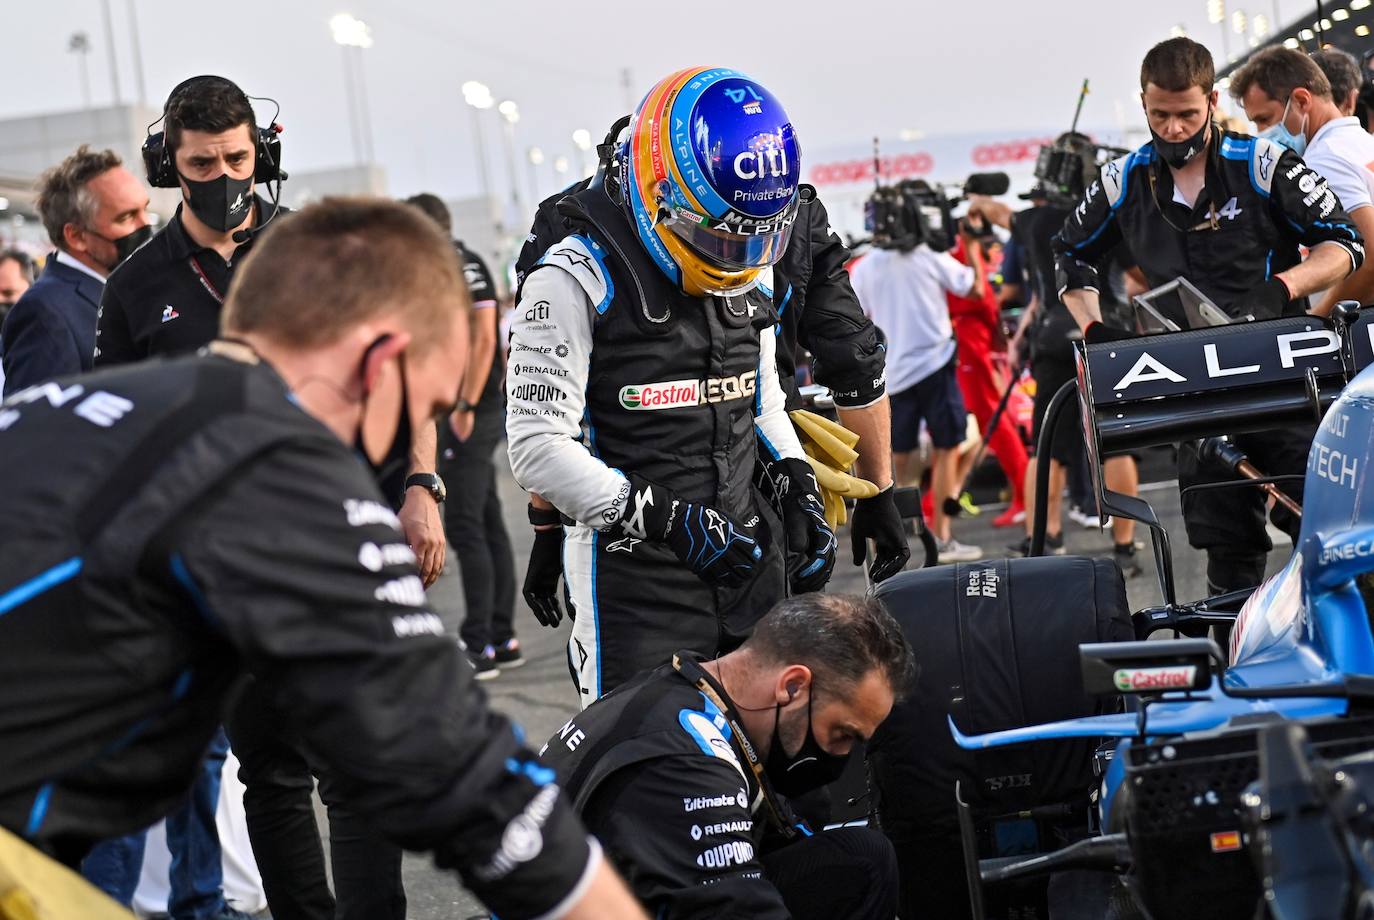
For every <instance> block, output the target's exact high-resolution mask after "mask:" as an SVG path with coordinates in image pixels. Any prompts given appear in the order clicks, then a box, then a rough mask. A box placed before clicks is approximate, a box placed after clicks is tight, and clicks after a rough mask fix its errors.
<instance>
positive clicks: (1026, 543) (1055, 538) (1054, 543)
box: [1007, 533, 1064, 556]
mask: <svg viewBox="0 0 1374 920" xmlns="http://www.w3.org/2000/svg"><path fill="white" fill-rule="evenodd" d="M1030 545H1031V539H1030V537H1026V538H1025V539H1024V540H1022V541H1021V542H1020V543H1011V544H1008V546H1007V552H1008V553H1010V554H1011V555H1013V556H1029V555H1030ZM1045 555H1047V556H1062V555H1064V535H1063V534H1062V533H1061V534H1053V533H1047V534H1045Z"/></svg>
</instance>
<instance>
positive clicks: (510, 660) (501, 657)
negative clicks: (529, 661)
mask: <svg viewBox="0 0 1374 920" xmlns="http://www.w3.org/2000/svg"><path fill="white" fill-rule="evenodd" d="M488 648H490V646H488ZM492 658H493V660H495V662H496V666H497V667H498V668H500V669H501V670H503V671H504V670H507V669H509V668H518V667H522V666H523V665H524V664H525V656H524V655H522V654H520V640H519V639H509V640H507V641H505V642H502V643H501V644H500V645H498V646H496V648H495V649H494V652H493V655H492Z"/></svg>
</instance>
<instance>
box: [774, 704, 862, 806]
mask: <svg viewBox="0 0 1374 920" xmlns="http://www.w3.org/2000/svg"><path fill="white" fill-rule="evenodd" d="M811 689H812V692H811V693H810V694H807V697H806V739H805V740H804V741H802V745H801V747H800V748H799V749H798V750H797V753H795V754H790V755H789V754H788V753H787V752H786V751H785V750H783V746H782V737H781V736H780V735H779V734H778V724H779V721H780V720H781V718H782V705H781V704H779V705H778V706H777V708H776V710H775V712H776V716H775V717H774V720H773V743H772V744H771V745H770V746H769V748H768V759H767V760H766V761H765V762H764V764H763V771H764V772H765V773H767V774H768V781H769V782H770V783H772V785H773V788H774V789H776V790H777V791H778V792H780V793H782V794H783V795H785V796H789V797H793V798H795V797H796V796H799V795H802V794H803V793H806V792H810V791H811V790H812V789H819V788H820V787H821V786H824V785H826V784H827V783H833V782H834V781H835V780H837V779H839V778H840V774H841V773H843V772H844V766H845V764H846V763H847V762H848V760H849V758H848V757H847V756H846V757H839V756H837V755H835V754H831V753H828V752H827V751H826V750H825V748H823V747H821V746H820V744H819V743H818V742H817V741H816V733H815V731H814V730H813V729H812V727H811V700H812V699H813V698H814V693H815V685H814V684H813V685H812V688H811Z"/></svg>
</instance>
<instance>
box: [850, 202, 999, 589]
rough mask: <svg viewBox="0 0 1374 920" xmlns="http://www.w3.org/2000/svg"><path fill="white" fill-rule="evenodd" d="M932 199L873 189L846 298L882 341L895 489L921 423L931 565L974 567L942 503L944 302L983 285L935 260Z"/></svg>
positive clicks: (975, 555)
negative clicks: (929, 451)
mask: <svg viewBox="0 0 1374 920" xmlns="http://www.w3.org/2000/svg"><path fill="white" fill-rule="evenodd" d="M932 194H934V193H933V192H932V190H931V189H930V186H929V185H927V184H926V183H925V182H922V181H920V180H916V181H915V182H910V183H903V185H901V186H890V187H886V188H883V189H879V190H878V192H876V193H875V195H874V198H873V200H872V206H873V212H874V218H873V219H874V228H873V239H874V248H873V250H872V251H871V252H869V253H868V254H867V255H866V256H864V257H863V258H862V259H860V260H859V262H858V264H856V265H855V266H854V268H853V270H852V271H851V272H850V280H851V282H852V283H853V285H854V293H855V294H857V295H858V297H859V303H860V304H862V305H863V308H864V311H865V312H866V313H868V315H869V316H871V317H872V318H873V322H874V323H875V324H876V325H877V327H878V328H879V330H881V331H882V333H883V335H884V336H885V337H886V339H887V378H888V388H889V390H891V391H892V392H891V393H890V395H889V400H890V403H891V406H892V425H891V429H892V463H893V467H894V469H895V471H896V478H897V482H898V484H900V485H907V484H908V483H909V482H910V481H911V463H912V459H913V458H912V453H913V452H914V451H915V450H916V448H917V445H918V439H919V436H920V429H921V422H922V420H924V421H925V423H926V427H927V428H928V429H929V431H930V437H931V441H932V442H933V445H934V450H933V460H932V469H931V482H930V492H931V495H932V497H933V499H934V501H933V502H932V505H933V506H934V521H933V526H932V528H931V530H932V532H933V533H934V536H935V541H936V544H937V546H938V548H939V559H940V562H965V561H970V560H974V559H981V558H982V556H983V551H982V550H981V549H979V548H978V547H976V546H966V545H965V544H963V543H960V542H959V541H958V540H956V539H954V536H953V534H952V532H951V529H950V520H949V515H948V514H947V513H946V511H945V507H944V499H945V498H949V497H953V496H954V493H955V491H956V489H957V486H958V468H959V454H958V448H959V445H960V444H961V443H962V442H963V440H964V435H965V433H966V431H967V412H966V411H965V410H964V400H963V397H962V396H961V395H960V393H959V384H958V381H957V379H956V368H957V365H958V355H957V353H956V348H955V343H954V329H953V326H952V324H951V320H950V315H949V303H948V302H947V301H946V299H945V295H946V294H957V295H959V296H961V297H967V296H970V295H972V294H973V293H974V292H975V291H977V290H979V288H980V286H981V285H982V283H983V266H982V261H981V260H975V262H974V264H973V265H971V266H970V265H963V264H961V263H960V262H959V261H958V260H956V259H955V258H954V257H953V256H951V255H950V254H949V253H948V252H944V251H936V249H935V248H933V247H932V246H931V245H930V240H931V239H932V238H933V237H934V234H935V232H936V231H939V230H941V229H942V228H932V227H931V226H930V224H929V222H928V220H927V218H926V217H925V215H924V214H923V213H922V211H921V205H920V202H921V201H922V200H923V199H926V198H928V197H929V196H930V195H932Z"/></svg>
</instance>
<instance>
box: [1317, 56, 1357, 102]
mask: <svg viewBox="0 0 1374 920" xmlns="http://www.w3.org/2000/svg"><path fill="white" fill-rule="evenodd" d="M1310 56H1311V58H1312V63H1314V64H1316V65H1317V67H1319V68H1320V69H1321V72H1322V74H1323V75H1324V76H1325V77H1326V82H1327V83H1330V84H1331V98H1332V99H1334V100H1335V101H1336V104H1337V105H1341V104H1343V103H1344V102H1345V101H1346V100H1347V99H1349V98H1350V93H1351V91H1352V90H1357V89H1359V88H1360V87H1361V86H1363V85H1364V71H1363V70H1362V69H1361V68H1360V62H1359V60H1357V59H1356V57H1355V55H1353V54H1351V53H1350V52H1349V51H1346V50H1345V49H1343V48H1334V47H1333V48H1323V49H1321V50H1320V51H1313V52H1312V54H1311V55H1310Z"/></svg>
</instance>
